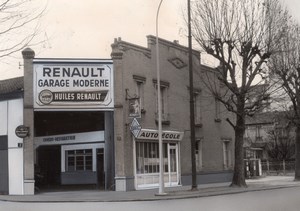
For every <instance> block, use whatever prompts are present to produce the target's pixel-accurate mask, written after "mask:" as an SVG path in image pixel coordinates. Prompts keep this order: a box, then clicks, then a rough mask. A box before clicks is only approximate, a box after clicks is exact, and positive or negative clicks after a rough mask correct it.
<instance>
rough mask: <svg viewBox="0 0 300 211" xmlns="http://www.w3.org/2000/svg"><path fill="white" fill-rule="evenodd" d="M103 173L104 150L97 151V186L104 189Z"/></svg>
mask: <svg viewBox="0 0 300 211" xmlns="http://www.w3.org/2000/svg"><path fill="white" fill-rule="evenodd" d="M104 184H105V172H104V149H103V148H101V149H97V186H98V188H99V189H104Z"/></svg>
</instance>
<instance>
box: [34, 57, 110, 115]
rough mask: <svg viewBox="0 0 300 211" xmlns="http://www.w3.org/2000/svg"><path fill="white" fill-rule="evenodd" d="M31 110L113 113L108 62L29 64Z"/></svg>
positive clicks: (79, 61) (44, 62)
mask: <svg viewBox="0 0 300 211" xmlns="http://www.w3.org/2000/svg"><path fill="white" fill-rule="evenodd" d="M33 71H34V100H35V104H34V107H35V108H41V109H43V108H46V109H51V108H53V109H60V108H62V109H72V108H97V109H108V110H110V109H113V107H114V102H113V63H112V61H111V60H51V59H48V60H42V59H34V60H33Z"/></svg>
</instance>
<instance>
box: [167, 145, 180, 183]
mask: <svg viewBox="0 0 300 211" xmlns="http://www.w3.org/2000/svg"><path fill="white" fill-rule="evenodd" d="M168 164H169V165H168V177H169V184H168V185H169V186H174V185H178V183H179V171H178V169H179V168H178V144H173V143H169V144H168Z"/></svg>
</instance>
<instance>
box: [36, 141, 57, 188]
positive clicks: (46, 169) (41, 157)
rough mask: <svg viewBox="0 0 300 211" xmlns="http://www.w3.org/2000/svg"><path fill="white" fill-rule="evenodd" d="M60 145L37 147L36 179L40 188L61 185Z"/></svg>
mask: <svg viewBox="0 0 300 211" xmlns="http://www.w3.org/2000/svg"><path fill="white" fill-rule="evenodd" d="M60 171H61V149H60V146H40V147H39V148H38V149H37V164H36V166H35V180H36V186H37V187H38V188H56V187H58V186H59V185H60Z"/></svg>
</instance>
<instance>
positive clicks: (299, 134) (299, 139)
mask: <svg viewBox="0 0 300 211" xmlns="http://www.w3.org/2000/svg"><path fill="white" fill-rule="evenodd" d="M295 160H296V162H295V180H298V181H299V180H300V125H299V124H297V126H296V154H295Z"/></svg>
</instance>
